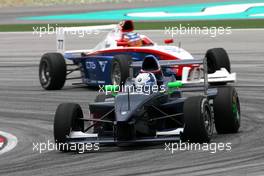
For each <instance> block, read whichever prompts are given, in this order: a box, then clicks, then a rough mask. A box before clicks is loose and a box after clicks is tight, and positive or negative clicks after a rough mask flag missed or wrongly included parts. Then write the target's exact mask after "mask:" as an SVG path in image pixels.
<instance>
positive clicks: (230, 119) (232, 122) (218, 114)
mask: <svg viewBox="0 0 264 176" xmlns="http://www.w3.org/2000/svg"><path fill="white" fill-rule="evenodd" d="M217 92H218V93H217V96H216V98H215V99H214V116H215V128H216V131H217V133H219V134H221V133H237V132H238V130H239V127H240V113H241V112H240V103H239V98H238V94H237V91H236V89H235V88H234V87H232V86H226V87H219V88H218V90H217Z"/></svg>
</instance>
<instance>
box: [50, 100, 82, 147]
mask: <svg viewBox="0 0 264 176" xmlns="http://www.w3.org/2000/svg"><path fill="white" fill-rule="evenodd" d="M80 118H83V112H82V109H81V107H80V105H78V104H75V103H63V104H60V105H59V106H58V108H57V110H56V113H55V118H54V126H53V132H54V139H55V143H57V144H59V145H60V147H59V150H60V151H68V150H69V146H68V145H67V143H66V141H67V136H69V135H70V133H71V132H72V131H84V122H83V121H81V120H79V119H80Z"/></svg>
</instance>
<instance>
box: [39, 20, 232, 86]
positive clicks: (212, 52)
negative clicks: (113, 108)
mask: <svg viewBox="0 0 264 176" xmlns="http://www.w3.org/2000/svg"><path fill="white" fill-rule="evenodd" d="M80 30H83V31H85V30H87V31H97V32H100V31H107V32H108V34H107V36H106V37H105V39H104V40H103V41H101V42H100V43H98V44H97V45H96V46H95V47H94V48H92V49H89V50H71V51H66V50H65V34H67V33H69V32H76V31H80ZM56 31H58V33H57V52H55V53H46V54H44V55H43V56H42V58H41V61H40V65H39V80H40V84H41V86H42V87H43V88H44V89H46V90H58V89H61V88H62V87H63V86H64V84H65V81H66V80H69V79H80V78H81V80H82V83H84V84H86V85H89V86H99V85H110V84H115V85H122V84H124V83H125V81H126V79H127V78H128V76H129V66H130V64H131V62H136V61H142V60H143V59H144V58H145V57H146V56H148V55H152V56H155V57H156V58H157V59H158V60H191V59H194V57H193V56H192V55H191V54H190V53H189V52H187V51H186V50H184V49H182V48H180V47H177V46H173V45H168V44H170V43H173V40H172V39H167V40H164V43H165V45H158V44H156V43H154V42H153V41H152V40H151V39H150V38H148V37H147V36H145V35H140V34H138V33H135V32H134V25H133V21H123V22H121V23H119V24H117V25H116V24H114V25H101V26H87V27H65V28H57V30H56ZM205 57H206V58H207V64H208V78H209V79H208V80H209V83H211V84H213V83H219V81H220V82H221V84H226V83H227V82H233V81H235V80H236V74H235V73H231V69H230V61H229V57H228V55H227V53H226V51H225V50H224V49H223V48H213V49H209V50H208V51H207V53H206V54H205ZM66 61H67V62H66ZM69 61H70V62H71V63H70V64H68V63H69ZM184 67H186V65H184V66H178V65H175V67H173V68H172V70H173V72H174V73H175V75H176V77H177V78H179V79H181V77H182V76H183V75H182V73H183V70H182V69H183V68H184ZM188 68H189V69H190V72H191V71H192V70H195V68H196V66H195V65H192V64H190V65H188ZM75 71H79V72H80V73H81V77H72V76H71V77H70V75H71V73H73V72H75Z"/></svg>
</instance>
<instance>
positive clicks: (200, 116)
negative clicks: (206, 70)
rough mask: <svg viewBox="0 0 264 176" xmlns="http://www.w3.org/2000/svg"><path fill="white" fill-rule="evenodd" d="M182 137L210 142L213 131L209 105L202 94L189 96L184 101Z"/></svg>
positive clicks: (200, 141)
mask: <svg viewBox="0 0 264 176" xmlns="http://www.w3.org/2000/svg"><path fill="white" fill-rule="evenodd" d="M183 109H184V111H183V112H184V130H183V139H184V140H185V141H189V142H199V143H203V142H210V139H211V137H212V134H213V131H214V128H213V127H214V125H213V118H212V113H211V109H210V105H209V103H208V101H207V99H206V98H204V97H203V96H195V97H189V98H188V99H186V100H185V102H184V108H183Z"/></svg>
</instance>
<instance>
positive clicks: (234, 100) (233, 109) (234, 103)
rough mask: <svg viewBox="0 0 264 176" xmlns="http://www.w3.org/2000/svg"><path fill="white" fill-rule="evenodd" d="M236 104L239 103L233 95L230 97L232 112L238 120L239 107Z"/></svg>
mask: <svg viewBox="0 0 264 176" xmlns="http://www.w3.org/2000/svg"><path fill="white" fill-rule="evenodd" d="M238 105H239V102H238V98H237V97H236V96H233V98H232V112H233V116H234V117H235V119H236V120H237V122H239V121H240V108H239V106H238Z"/></svg>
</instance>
